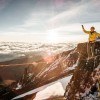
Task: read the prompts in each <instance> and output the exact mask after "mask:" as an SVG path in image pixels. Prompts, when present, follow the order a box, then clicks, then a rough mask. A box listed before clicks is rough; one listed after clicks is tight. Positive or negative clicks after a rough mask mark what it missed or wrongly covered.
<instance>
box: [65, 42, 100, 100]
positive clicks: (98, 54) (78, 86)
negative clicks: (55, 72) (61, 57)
mask: <svg viewBox="0 0 100 100" xmlns="http://www.w3.org/2000/svg"><path fill="white" fill-rule="evenodd" d="M77 52H79V55H80V56H79V61H78V64H77V67H76V69H75V70H74V73H73V77H72V79H71V80H70V83H69V85H68V86H67V87H66V92H65V96H66V98H67V100H80V99H81V98H82V94H85V93H86V91H87V90H89V91H91V88H92V86H93V85H94V84H95V82H96V81H97V80H99V81H100V79H99V78H100V75H99V76H97V74H98V72H99V71H100V70H99V68H98V66H99V64H100V43H99V42H97V43H95V56H93V57H92V58H90V59H88V53H87V43H82V44H79V45H78V46H77ZM96 68H98V70H97V69H96ZM96 76H97V77H96ZM89 91H88V93H89ZM84 100H85V99H84ZM91 100H92V99H91Z"/></svg>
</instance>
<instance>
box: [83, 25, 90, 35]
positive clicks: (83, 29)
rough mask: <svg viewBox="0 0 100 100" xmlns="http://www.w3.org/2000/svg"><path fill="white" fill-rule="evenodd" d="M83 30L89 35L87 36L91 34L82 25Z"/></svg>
mask: <svg viewBox="0 0 100 100" xmlns="http://www.w3.org/2000/svg"><path fill="white" fill-rule="evenodd" d="M82 30H83V32H84V33H87V34H89V32H90V31H87V30H85V28H84V26H83V25H82Z"/></svg>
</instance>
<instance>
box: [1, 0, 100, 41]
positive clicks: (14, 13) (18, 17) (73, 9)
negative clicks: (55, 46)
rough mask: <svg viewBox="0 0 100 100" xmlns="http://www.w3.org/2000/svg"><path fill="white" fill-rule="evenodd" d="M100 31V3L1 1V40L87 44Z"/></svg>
mask: <svg viewBox="0 0 100 100" xmlns="http://www.w3.org/2000/svg"><path fill="white" fill-rule="evenodd" d="M81 25H84V26H85V28H86V29H87V30H89V29H90V27H91V26H95V27H96V31H98V32H100V0H0V41H8V42H9V41H17V42H72V41H73V42H74V41H80V42H82V41H87V40H88V39H87V38H88V36H87V35H86V34H84V33H83V32H82V29H81Z"/></svg>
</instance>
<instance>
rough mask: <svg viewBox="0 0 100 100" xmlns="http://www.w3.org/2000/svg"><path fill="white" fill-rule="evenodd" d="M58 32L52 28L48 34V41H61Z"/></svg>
mask: <svg viewBox="0 0 100 100" xmlns="http://www.w3.org/2000/svg"><path fill="white" fill-rule="evenodd" d="M58 37H59V36H58V33H57V32H56V31H53V30H50V31H49V32H48V34H47V41H48V42H50V43H56V42H59V39H58Z"/></svg>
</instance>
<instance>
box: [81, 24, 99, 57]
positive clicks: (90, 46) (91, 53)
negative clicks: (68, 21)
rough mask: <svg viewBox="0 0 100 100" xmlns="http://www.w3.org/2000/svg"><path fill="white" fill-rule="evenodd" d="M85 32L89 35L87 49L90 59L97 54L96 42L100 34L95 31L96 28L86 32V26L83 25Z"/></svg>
mask: <svg viewBox="0 0 100 100" xmlns="http://www.w3.org/2000/svg"><path fill="white" fill-rule="evenodd" d="M82 29H83V32H84V33H86V34H88V35H89V43H88V47H87V53H88V58H91V57H93V56H94V54H95V42H96V39H97V38H98V37H100V34H99V33H97V32H96V31H95V27H93V26H92V27H91V28H90V31H87V30H85V28H84V26H83V25H82Z"/></svg>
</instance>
